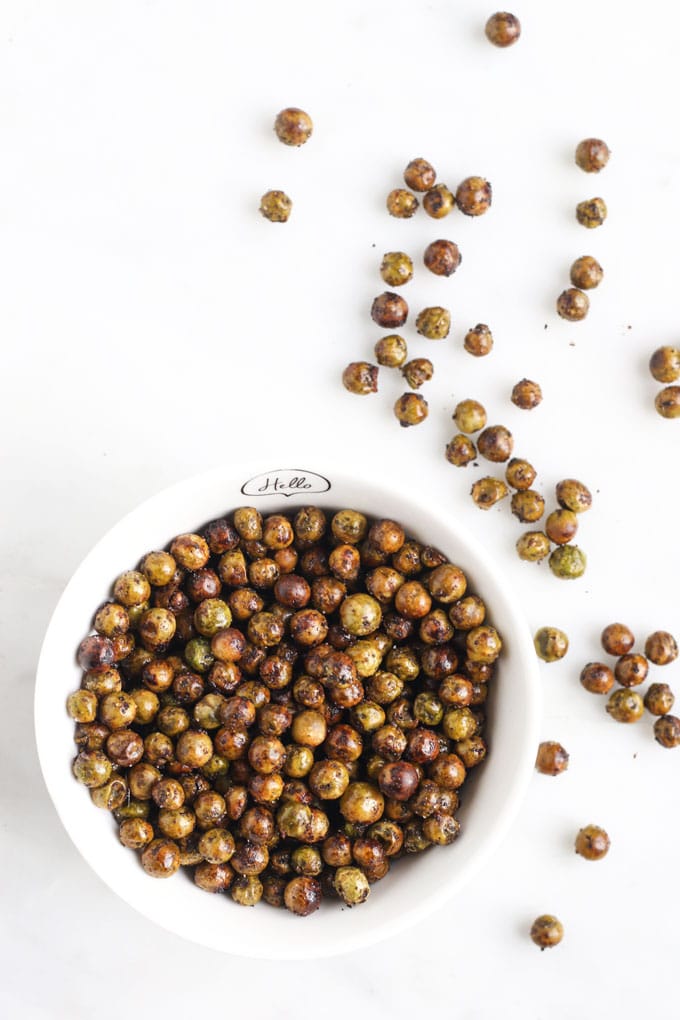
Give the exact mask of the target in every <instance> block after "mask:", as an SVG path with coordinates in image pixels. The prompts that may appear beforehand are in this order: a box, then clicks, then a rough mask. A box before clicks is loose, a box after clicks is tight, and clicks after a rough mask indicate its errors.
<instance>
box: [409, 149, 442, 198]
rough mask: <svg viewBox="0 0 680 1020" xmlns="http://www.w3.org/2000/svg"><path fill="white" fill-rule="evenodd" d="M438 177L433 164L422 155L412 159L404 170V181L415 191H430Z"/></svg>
mask: <svg viewBox="0 0 680 1020" xmlns="http://www.w3.org/2000/svg"><path fill="white" fill-rule="evenodd" d="M436 177H437V175H436V173H435V169H434V167H433V166H432V164H431V163H428V161H427V160H426V159H423V158H422V157H421V156H419V157H418V158H417V159H412V160H411V162H410V163H409V164H408V165H407V167H406V169H405V170H404V182H405V183H406V186H407V187H409V188H411V189H412V190H413V191H429V190H430V188H432V187H434V182H435V180H436Z"/></svg>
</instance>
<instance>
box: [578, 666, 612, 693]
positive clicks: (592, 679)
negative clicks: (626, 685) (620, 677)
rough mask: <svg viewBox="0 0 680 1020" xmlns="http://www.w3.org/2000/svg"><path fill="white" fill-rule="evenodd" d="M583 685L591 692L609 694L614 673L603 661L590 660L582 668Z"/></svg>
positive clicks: (581, 678)
mask: <svg viewBox="0 0 680 1020" xmlns="http://www.w3.org/2000/svg"><path fill="white" fill-rule="evenodd" d="M580 680H581V685H582V686H583V687H585V689H586V690H587V691H590V693H591V694H609V692H610V691H611V689H612V687H613V686H614V673H613V672H612V670H611V669H610V668H609V666H606V665H605V664H604V663H603V662H589V663H587V664H586V665H585V666H584V667H583V669H582V670H581V677H580Z"/></svg>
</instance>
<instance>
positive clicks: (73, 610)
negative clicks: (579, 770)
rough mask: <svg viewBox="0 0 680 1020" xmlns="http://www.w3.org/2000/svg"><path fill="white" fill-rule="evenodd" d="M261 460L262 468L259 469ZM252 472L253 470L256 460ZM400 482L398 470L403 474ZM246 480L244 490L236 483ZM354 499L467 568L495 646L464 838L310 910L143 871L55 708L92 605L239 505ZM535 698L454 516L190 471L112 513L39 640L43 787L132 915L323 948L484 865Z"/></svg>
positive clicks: (274, 944)
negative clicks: (153, 553) (485, 741)
mask: <svg viewBox="0 0 680 1020" xmlns="http://www.w3.org/2000/svg"><path fill="white" fill-rule="evenodd" d="M263 466H265V467H266V465H263ZM255 467H257V465H256V466H255ZM401 477H403V476H401ZM246 479H250V481H249V482H248V483H247V484H245V480H246ZM311 503H313V504H316V505H319V506H322V507H328V508H336V509H339V508H341V507H355V508H357V509H360V510H363V511H366V512H367V513H369V514H374V515H377V516H383V517H391V518H394V519H396V520H398V521H400V522H401V523H402V524H403V525H404V527H405V528H406V530H407V532H409V533H410V534H412V535H413V536H414V537H416V538H418V539H420V540H422V541H426V542H427V543H429V544H432V545H435V546H437V547H438V548H440V549H441V550H442V551H443V552H444V553H445V554H446V555H447V556H448V557H449V558H450V559H451V560H452V561H454V562H455V563H458V564H459V565H460V566H461V567H462V568H463V569H464V570H465V572H466V573H467V575H468V578H469V580H470V582H471V587H472V588H474V590H475V591H476V592H477V593H479V594H480V595H481V596H482V597H483V598H484V600H485V602H486V603H487V606H488V608H489V614H490V616H489V618H490V620H491V622H493V624H494V625H495V626H496V627H497V628H498V630H499V631H500V633H501V634H502V636H503V640H504V652H503V656H502V658H501V660H500V663H499V669H498V673H497V677H496V678H495V679H494V681H493V684H492V691H491V695H490V698H489V721H488V724H487V727H488V728H487V735H488V738H489V744H490V753H489V756H488V758H487V760H486V761H485V762H484V763H483V764H482V765H481V766H480V767H479V768H478V769H477V770H476V774H475V776H474V779H473V780H472V781H471V787H472V788H471V789H468V787H467V786H466V791H465V792H466V795H465V797H464V800H463V806H462V808H461V812H460V818H461V822H462V833H461V836H460V837H459V839H458V840H457V841H456V842H455V843H454V844H452V845H451V846H449V847H445V848H437V849H433V850H431V851H429V852H426V853H425V854H420V855H416V856H414V857H413V858H407V859H404V860H402V861H399V862H397V864H396V865H395V867H394V868H393V869H392V871H391V872H390V874H389V875H388V876H387V878H386V879H385V880H384V881H382V882H379V883H377V884H376V885H374V886H373V887H372V889H371V895H370V897H369V899H368V901H367V902H366V903H365V904H364V905H362V906H361V907H359V908H355V909H354V910H347V909H341V907H340V905H339V904H338V903H337V902H334V901H333V902H328V903H324V904H323V905H322V908H321V909H320V910H319V911H317V912H316V913H315V914H313V915H311V916H310V917H308V918H305V919H301V918H298V917H294V916H293V915H292V914H290V913H288V911H285V910H273V909H271V908H269V907H267V906H266V905H264V904H262V905H260V906H259V907H257V908H256V909H254V910H244V909H243V908H241V907H238V906H236V905H235V904H234V903H232V902H231V900H230V898H229V896H228V895H227V896H211V895H208V894H207V893H204V892H202V891H200V890H199V889H197V888H196V887H195V886H194V885H193V883H192V882H191V881H190V879H189V878H188V877H187V876H185V875H184V874H183V873H182V872H180V873H179V874H178V875H176V876H174V877H173V878H172V879H171V880H169V881H157V880H154V879H151V878H149V877H148V876H147V875H146V874H145V872H144V871H142V869H141V867H140V866H139V861H138V859H137V856H136V854H134V853H133V852H131V851H130V850H127V849H125V848H124V847H122V846H121V845H120V844H119V842H118V840H117V838H116V829H115V822H114V821H113V819H112V818H111V817H110V816H109V815H108V813H106V812H104V811H101V810H99V809H97V808H96V807H95V806H94V805H93V804H92V803H91V801H90V798H89V796H88V794H87V791H86V790H85V789H84V788H83V787H82V786H81V785H80V784H79V783H77V782H76V781H75V779H74V778H73V776H72V773H71V762H72V759H73V757H74V745H73V723H72V721H71V720H70V719H69V718H68V716H67V714H66V711H65V707H64V703H65V700H66V697H67V695H68V694H69V693H70V692H71V691H72V690H74V689H76V688H77V687H78V686H79V682H80V675H81V674H80V671H79V669H78V667H77V665H76V663H75V657H74V653H75V650H76V648H77V646H78V644H79V643H80V641H81V640H82V638H83V637H84V636H85V634H86V633H88V627H89V624H90V620H91V618H92V614H93V610H94V609H95V608H96V607H97V606H98V605H99V604H100V603H101V602H102V601H105V600H106V598H108V597H109V592H110V586H111V583H112V581H113V579H114V578H115V577H116V576H117V575H118V574H119V573H120V572H121V571H122V570H124V569H128V568H130V567H132V566H133V565H134V564H136V563H137V562H138V560H139V559H140V558H141V556H142V555H143V554H144V553H145V552H147V551H148V550H150V549H158V548H162V547H163V546H164V545H166V544H167V543H168V542H169V541H170V540H171V539H172V538H173V536H174V535H176V534H179V533H181V532H186V531H195V530H197V529H198V528H199V527H200V526H201V525H202V524H204V523H206V522H207V521H208V520H211V519H213V518H215V517H218V516H220V515H221V514H223V513H225V512H228V511H230V510H232V509H233V508H235V507H237V506H239V505H244V504H245V505H256V506H257V507H258V509H259V510H261V511H262V512H263V513H271V512H273V511H274V510H280V509H282V508H283V510H285V511H292V512H295V510H296V508H297V507H298V506H300V505H305V504H311ZM539 711H540V697H539V686H538V669H537V662H536V656H535V653H534V649H533V645H532V641H531V636H530V633H529V630H528V627H527V624H526V622H525V620H524V619H523V617H522V615H521V612H520V610H519V608H518V606H517V600H516V598H515V597H514V596H513V593H512V592H511V591H510V590H509V588H508V587H506V584H505V582H504V581H503V579H502V577H500V576H499V574H498V571H497V570H496V569H495V567H494V565H493V563H491V562H490V560H489V557H488V556H487V555H486V553H485V552H484V550H483V549H482V548H481V547H480V546H479V545H478V544H477V543H476V542H474V541H472V539H471V538H470V537H469V536H467V535H464V534H463V533H462V532H461V531H460V529H459V528H458V526H457V524H456V522H455V519H454V517H453V515H452V514H451V513H450V512H448V511H444V510H443V509H440V508H433V507H432V506H429V505H424V504H423V503H421V502H420V501H419V499H418V496H417V494H416V493H414V492H412V491H409V492H403V491H400V489H399V488H397V485H396V484H395V481H394V479H393V478H392V479H390V478H385V479H379V478H377V477H376V475H375V472H373V471H372V472H371V476H370V479H369V478H363V477H361V475H360V474H359V473H355V472H354V471H353V472H352V475H351V476H350V475H348V474H340V473H339V472H335V471H331V470H329V469H327V470H326V472H325V474H316V473H313V472H311V471H309V470H294V471H291V470H272V471H265V472H264V473H258V474H257V476H256V477H254V478H253V466H252V465H251V468H250V470H247V469H246V471H245V472H239V470H238V469H237V468H234V467H233V465H232V466H231V467H229V468H225V469H220V470H218V471H214V472H211V473H209V474H206V475H201V476H199V477H196V478H191V479H188V480H187V481H184V482H182V483H180V484H179V485H175V486H173V487H172V488H169V489H166V490H165V491H163V492H161V493H159V494H158V495H157V496H154V497H153V498H152V499H149V500H148V501H147V502H145V503H143V504H142V505H141V506H140V507H139V508H138V509H136V510H134V511H133V512H132V513H130V514H128V515H127V516H126V517H125V518H123V520H121V521H120V522H119V523H118V524H117V525H116V526H115V527H114V528H112V529H111V531H109V532H108V534H107V535H105V536H104V538H102V539H101V541H100V542H99V543H98V544H97V545H96V546H95V548H94V549H93V550H92V551H91V552H90V554H89V555H88V556H87V558H86V559H85V560H84V562H83V563H82V564H81V566H80V567H79V568H78V570H77V571H76V573H75V574H74V576H73V577H72V579H71V581H70V582H69V584H68V586H67V587H66V589H65V591H64V593H63V595H62V597H61V599H60V600H59V603H58V605H57V607H56V609H55V611H54V615H53V617H52V620H51V622H50V625H49V628H48V630H47V634H46V636H45V640H44V644H43V648H42V653H41V656H40V662H39V666H38V675H37V683H36V692H35V726H36V735H37V744H38V753H39V756H40V763H41V766H42V770H43V775H44V777H45V782H46V784H47V787H48V790H49V792H50V795H51V797H52V799H53V801H54V804H55V806H56V808H57V811H58V813H59V815H60V817H61V820H62V822H63V823H64V826H65V827H66V830H67V831H68V833H69V835H70V836H71V839H72V840H73V842H74V843H75V845H76V847H77V848H78V850H79V851H80V852H81V854H82V855H83V857H84V858H85V860H86V861H87V862H88V863H89V864H90V865H91V867H92V868H93V869H94V870H95V871H96V872H97V874H98V875H99V876H100V877H101V878H102V879H103V880H104V881H105V882H106V883H107V885H108V886H109V887H110V888H111V889H113V890H114V891H115V892H116V893H118V895H119V896H121V897H122V898H123V899H124V900H125V901H126V902H127V903H129V904H130V905H131V906H132V907H134V908H135V909H136V910H138V911H140V912H141V913H142V914H144V915H145V916H146V917H148V918H150V919H151V920H153V921H155V922H156V923H157V924H160V925H162V926H163V927H164V928H167V929H169V930H170V931H172V932H175V933H176V934H177V935H181V936H183V937H184V938H187V939H190V940H192V941H194V942H198V943H201V944H203V945H206V946H210V947H211V948H213V949H219V950H222V951H224V952H227V953H233V954H237V955H242V956H248V957H263V958H269V959H276V958H278V959H296V958H298V959H301V958H312V957H320V956H330V955H333V954H336V953H341V952H345V951H348V950H350V949H355V948H358V947H361V946H367V945H369V944H371V943H374V942H376V941H378V940H380V939H382V938H386V937H388V936H392V935H395V934H396V933H397V932H399V931H401V930H403V929H404V928H406V927H407V926H408V925H411V924H413V923H414V922H416V921H418V920H421V919H422V918H424V917H425V916H426V915H427V914H428V913H430V912H431V911H433V910H437V909H439V908H441V907H442V905H443V904H444V902H445V901H446V900H448V899H449V897H450V896H451V895H452V894H453V893H455V892H456V891H457V890H459V889H460V888H461V887H462V886H463V885H464V883H466V882H467V881H468V880H469V879H470V878H471V876H472V875H473V873H474V872H476V871H478V869H479V868H481V867H482V865H483V864H484V863H485V862H486V861H487V860H488V858H489V855H490V854H491V852H492V850H493V849H494V848H495V847H496V846H497V845H498V844H499V842H500V840H501V838H502V837H503V835H504V834H505V832H506V831H507V829H508V827H509V825H510V823H511V821H512V820H513V818H514V816H515V814H516V812H517V810H518V808H519V806H520V803H521V801H522V798H523V795H524V792H525V788H526V786H527V783H528V780H529V777H530V775H531V772H532V768H533V763H534V757H535V753H536V744H537V739H538V720H539Z"/></svg>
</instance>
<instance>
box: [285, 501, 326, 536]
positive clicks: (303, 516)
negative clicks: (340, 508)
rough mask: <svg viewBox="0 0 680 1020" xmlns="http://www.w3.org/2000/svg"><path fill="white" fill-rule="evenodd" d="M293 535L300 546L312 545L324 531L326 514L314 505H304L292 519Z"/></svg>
mask: <svg viewBox="0 0 680 1020" xmlns="http://www.w3.org/2000/svg"><path fill="white" fill-rule="evenodd" d="M293 527H294V529H295V535H296V538H297V540H298V543H299V544H300V546H307V545H313V544H314V543H315V542H318V541H319V540H320V539H321V538H323V536H324V534H325V532H326V515H325V514H324V512H323V510H321V509H320V508H319V507H316V506H304V507H302V508H301V509H300V510H298V512H297V513H296V515H295V518H294V520H293Z"/></svg>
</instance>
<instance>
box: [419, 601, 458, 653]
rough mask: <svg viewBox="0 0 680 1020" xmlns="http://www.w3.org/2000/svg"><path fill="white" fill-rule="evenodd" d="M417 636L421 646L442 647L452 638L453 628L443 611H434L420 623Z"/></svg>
mask: <svg viewBox="0 0 680 1020" xmlns="http://www.w3.org/2000/svg"><path fill="white" fill-rule="evenodd" d="M418 636H419V638H420V640H421V641H422V642H423V644H426V645H442V644H444V643H445V642H447V641H451V639H452V638H453V627H452V626H451V624H450V622H449V618H448V616H447V615H446V613H445V611H444V610H443V609H435V610H434V611H433V612H431V613H428V614H427V616H424V617H423V618H422V620H421V621H420V626H419V628H418Z"/></svg>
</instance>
